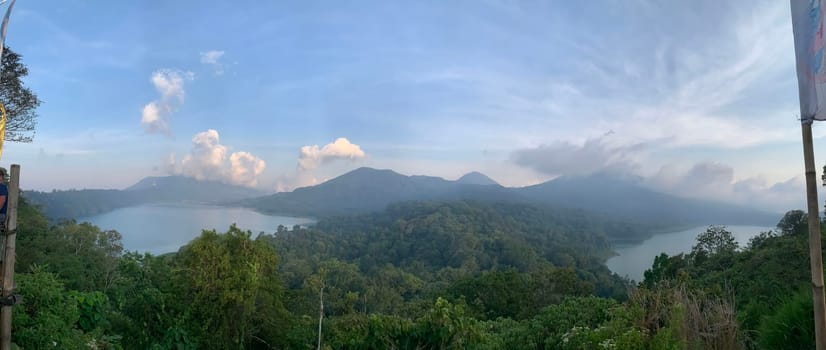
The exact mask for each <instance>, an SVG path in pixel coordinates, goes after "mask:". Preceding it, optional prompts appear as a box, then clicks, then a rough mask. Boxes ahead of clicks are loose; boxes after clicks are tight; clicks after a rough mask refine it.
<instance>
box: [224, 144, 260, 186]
mask: <svg viewBox="0 0 826 350" xmlns="http://www.w3.org/2000/svg"><path fill="white" fill-rule="evenodd" d="M229 162H230V170H229V175H230V181H232V183H234V184H238V185H243V186H249V187H253V186H255V185H257V184H258V176H259V175H261V173H262V172H263V171H264V168H265V167H266V166H267V164H266V163H264V161H263V160H261V158H258V157H256V156H254V155H252V154H251V153H249V152H235V153H233V154H232V155H230V156H229Z"/></svg>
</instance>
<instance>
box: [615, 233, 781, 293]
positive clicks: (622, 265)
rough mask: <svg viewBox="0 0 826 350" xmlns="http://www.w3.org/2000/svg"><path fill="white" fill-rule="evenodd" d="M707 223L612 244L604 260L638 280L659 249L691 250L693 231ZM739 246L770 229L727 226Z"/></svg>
mask: <svg viewBox="0 0 826 350" xmlns="http://www.w3.org/2000/svg"><path fill="white" fill-rule="evenodd" d="M707 228H708V226H700V227H694V228H690V229H687V230H682V231H676V232H669V233H661V234H657V235H654V236H653V237H651V238H649V239H647V240H645V241H643V242H641V243H639V244H634V245H628V246H618V247H616V248H614V250H615V251H616V252H617V254H619V255H617V256H615V257H612V258H610V259H608V261H607V262H606V263H605V264H606V265H608V268H609V269H611V271H614V272H616V273H617V274H618V275H620V276H628V277H629V278H631V279H633V280H635V281H642V279H643V272H645V270H647V269H650V268H651V265H652V264H653V263H654V257H656V256H657V255H660V254H661V253H666V254H668V255H675V254H679V253H686V252H690V251H691V247H693V246H694V245H695V244H696V243H697V241H696V238H697V235H699V234H700V233H703V232H705V231H706V229H707ZM726 228H727V229H728V231H730V232H731V233H732V234H733V235H734V238H735V239H736V240H737V243H739V244H740V247H741V248H742V247H745V246H746V245H747V244H748V242H749V238H751V237H754V236H756V235H757V234H758V233H760V232H763V231H768V230H771V229H774V227H762V226H727V227H726Z"/></svg>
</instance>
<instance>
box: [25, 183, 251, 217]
mask: <svg viewBox="0 0 826 350" xmlns="http://www.w3.org/2000/svg"><path fill="white" fill-rule="evenodd" d="M263 194H264V193H263V192H261V191H258V190H254V189H250V188H246V187H241V186H233V185H227V184H224V183H220V182H216V181H199V180H195V179H192V178H188V177H183V176H164V177H147V178H144V179H143V180H141V181H139V182H137V183H136V184H134V185H132V186H130V187H128V188H126V189H124V190H94V189H90V190H67V191H52V192H38V191H24V192H23V196H24V197H26V198H27V199H28V200H29V201H30V202H31V203H32V204H35V205H38V206H40V207H41V208H42V210H43V211H44V213H46V216H48V217H49V218H51V219H53V220H56V219H61V218H69V219H73V218H77V217H82V216H88V215H94V214H99V213H103V212H107V211H111V210H114V209H117V208H123V207H129V206H133V205H139V204H146V203H159V202H181V201H187V202H199V203H224V202H232V201H238V200H241V199H245V198H251V197H257V196H261V195H263Z"/></svg>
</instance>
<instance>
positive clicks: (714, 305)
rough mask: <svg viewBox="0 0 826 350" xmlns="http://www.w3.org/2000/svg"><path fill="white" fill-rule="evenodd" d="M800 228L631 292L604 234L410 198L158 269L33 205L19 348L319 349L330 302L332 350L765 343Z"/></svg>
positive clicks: (531, 214) (531, 212)
mask: <svg viewBox="0 0 826 350" xmlns="http://www.w3.org/2000/svg"><path fill="white" fill-rule="evenodd" d="M804 218H805V217H804ZM801 220H802V219H800V218H796V217H794V213H790V214H789V215H787V217H785V218H784V220H783V221H782V222H781V224H780V225H779V227H780V228H779V231H778V232H779V233H765V234H763V235H761V236H758V237H757V238H756V239H754V240H753V241H752V243H751V244H750V245H749V247H747V248H746V249H742V250H741V249H739V248H738V247H736V245H732V241H731V240H728V237H730V233H727V231H725V230H724V229H723V228H716V227H714V228H710V229H709V230H708V231H707V232H706V233H704V234H703V235H701V236H700V237H699V241H698V245H697V246H696V247H695V249H694V250H693V251H692V252H691V253H690V254H684V255H679V256H676V257H669V256H660V257H658V258H657V261H656V263H655V265H654V266H653V267H652V269H651V271H649V272H648V273H647V274H646V280H645V281H644V282H643V283H642V284H641V285H640V286H639V288H629V287H630V286H629V285H628V281H625V280H623V279H621V278H619V277H618V276H616V275H614V274H612V273H610V271H608V270H607V268H606V267H605V266H604V264H603V263H602V261H603V260H604V259H605V257H607V256H608V255H609V254H610V247H609V246H608V244H607V243H606V238H605V234H606V232H605V231H604V230H605V229H606V228H605V227H606V226H604V225H605V224H604V223H601V222H599V221H598V220H588V218H587V216H584V217H582V218H578V217H576V216H574V217H568V216H566V215H556V214H554V212H553V211H552V210H548V209H542V208H536V207H531V206H523V205H514V204H501V203H500V204H490V203H488V204H484V203H477V202H454V203H435V202H420V203H406V204H399V205H394V206H391V207H390V208H388V210H387V211H385V212H383V213H376V214H370V215H362V216H356V217H341V218H333V219H328V220H323V221H321V222H319V223H318V224H317V225H315V226H313V227H310V228H301V227H294V228H293V229H292V230H290V229H287V228H284V227H282V228H280V229H279V230H278V232H275V233H272V234H258V235H253V234H252V233H251V232H247V231H243V230H240V229H238V228H237V227H234V226H233V227H230V228H229V230H228V231H227V232H224V233H217V232H214V231H204V232H202V234H201V235H200V236H199V237H198V238H196V239H194V240H193V241H192V242H190V244H188V245H187V246H185V247H182V248H181V250H180V251H179V252H177V253H175V254H169V255H164V256H152V255H148V254H138V253H134V252H124V251H123V248H122V246H121V244H120V237H119V234H118V233H117V232H115V231H104V230H100V229H99V228H97V227H95V226H92V225H89V224H83V223H76V222H73V221H64V222H60V223H57V224H50V223H49V221H48V220H47V219H46V217H45V216H43V214H42V213H41V212H40V211H39V210H38V209H36V208H34V207H32V206H30V205H28V204H27V203H26V202H25V201H23V203H22V205H21V207H20V225H19V226H20V228H19V232H18V252H19V253H18V254H19V255H18V265H17V267H18V274H17V276H16V279H17V284H18V286H19V288H18V291H19V293H21V294H23V295H24V298H25V302H24V303H23V304H20V305H18V306H16V307H15V309H14V310H15V312H14V327H15V328H14V329H15V331H14V332H13V341H14V342H15V343H16V344H17V345H19V346H21V347H22V348H29V349H41V348H62V349H85V348H98V349H233V348H234V349H314V348H316V346H317V343H318V341H319V333H318V330H319V312H320V308H321V306H322V304H323V319H322V320H321V321H322V323H321V334H320V339H321V344H322V347H323V348H325V349H390V348H395V349H600V348H610V349H737V348H747V347H759V346H760V345H761V344H764V343H765V342H766V341H768V339H769V338H770V336H768V334H769V331H768V330H770V329H783V328H782V327H781V325H795V324H796V323H794V322H790V321H789V320H790V319H794V317H796V316H800V317H799V318H802V317H803V316H802V315H804V313H803V312H799V311H800V310H801V309H802V310H805V307H806V305H805V298H803V297H800V296H795V295H797V294H796V293H797V291H798V288H797V287H798V286H801V285H803V283H805V281H806V278H801V277H805V276H807V273H806V271H807V270H806V269H801V271H800V272H799V273H798V272H792V273H789V272H788V271H787V272H786V273H783V272H781V271H784V270H786V269H793V268H794V269H796V268H797V265H798V264H799V262H800V261H803V262H805V261H806V257H807V255H806V254H800V256H797V254H798V252H795V251H794V250H795V249H798V250H799V249H802V250H803V251H805V238H801V237H802V235H799V234H796V233H795V232H798V231H800V230H802V229H801V228H800V227H799V226H800V223H801V222H803V221H805V220H802V221H801ZM798 236H801V237H798ZM798 246H799V247H798ZM795 247H797V248H795ZM789 249H791V251H788V252H787V251H786V250H789ZM729 270H731V271H734V272H728V271H729ZM741 274H742V275H741ZM756 276H765V277H763V278H762V279H761V278H757V277H756ZM773 279H776V280H773ZM732 283H736V284H734V285H733V284H732ZM732 286H735V287H736V288H732ZM629 291H630V292H629ZM789 295H791V296H792V297H789ZM801 303H802V306H801ZM809 311H811V306H810V304H809ZM790 315H791V316H790ZM809 315H811V312H809ZM772 322H775V323H772ZM801 322H802V321H801ZM801 325H803V324H802V323H801ZM761 327H762V328H761ZM801 339H805V336H804V335H801ZM765 344H769V345H767V346H766V347H764V348H767V349H768V348H777V347H773V346H771V344H772V343H765ZM796 348H805V347H796Z"/></svg>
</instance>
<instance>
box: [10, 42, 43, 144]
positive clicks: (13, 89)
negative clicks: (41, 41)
mask: <svg viewBox="0 0 826 350" xmlns="http://www.w3.org/2000/svg"><path fill="white" fill-rule="evenodd" d="M21 57H22V56H20V54H18V53H16V52H14V51H12V50H11V49H9V48H8V47H5V48H4V49H3V63H2V68H1V69H0V103H3V106H5V107H6V118H7V119H6V141H10V142H32V140H33V139H34V127H35V125H36V124H37V112H36V111H35V110H36V109H37V106H39V105H40V102H41V101H40V99H38V98H37V95H35V94H34V92H32V91H31V90H30V89H29V88H28V87H26V86H25V85H24V84H23V78H24V77H25V76H27V75H28V74H29V68H28V67H26V65H24V64H23V63H22V62H21V61H20V58H21Z"/></svg>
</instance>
